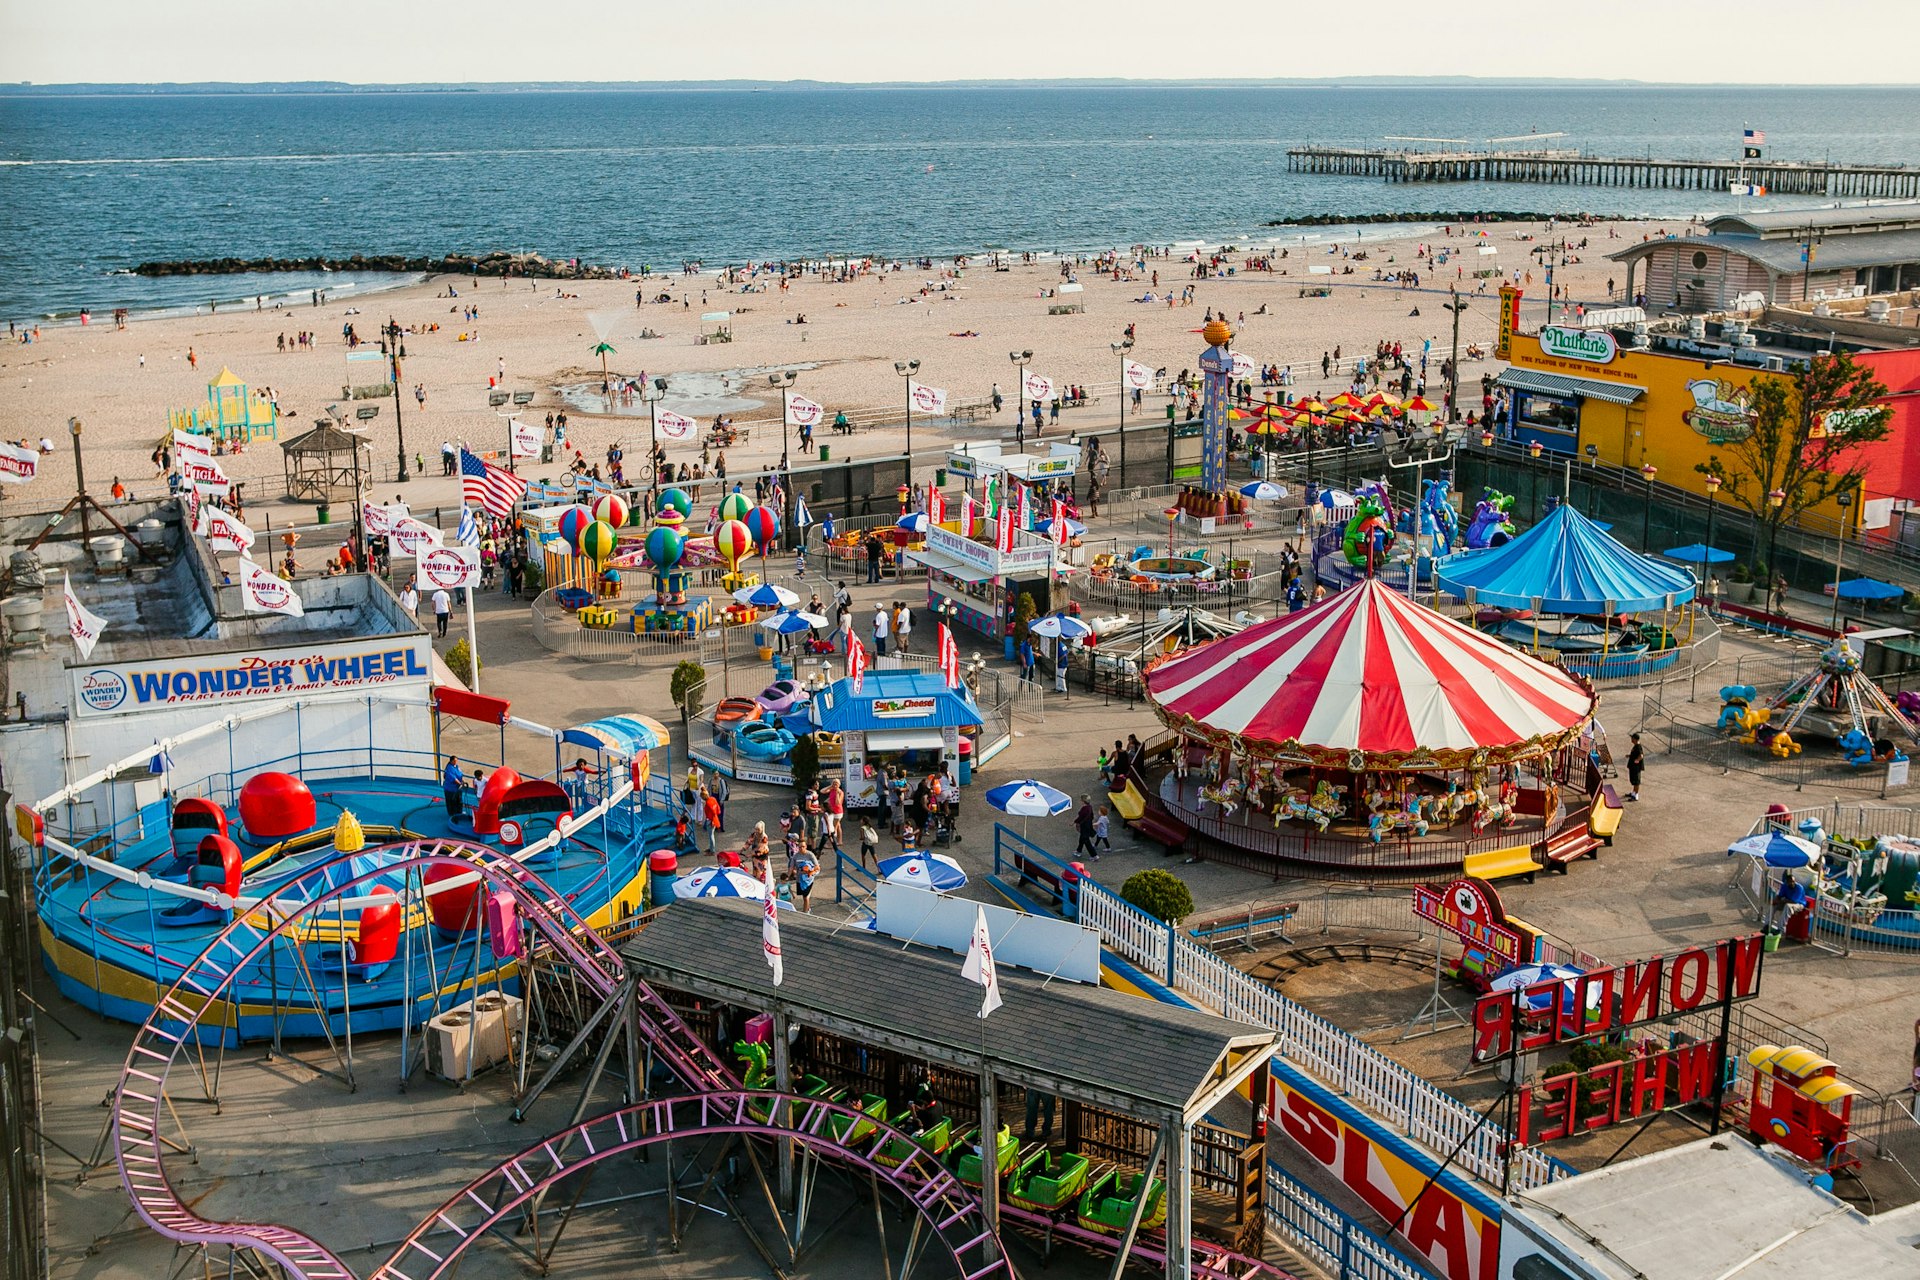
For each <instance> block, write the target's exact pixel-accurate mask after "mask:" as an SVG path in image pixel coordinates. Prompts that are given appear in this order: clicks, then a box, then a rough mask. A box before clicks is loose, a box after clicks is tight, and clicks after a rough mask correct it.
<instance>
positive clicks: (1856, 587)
mask: <svg viewBox="0 0 1920 1280" xmlns="http://www.w3.org/2000/svg"><path fill="white" fill-rule="evenodd" d="M1834 594H1835V595H1837V596H1839V597H1840V598H1841V599H1842V600H1898V599H1899V598H1900V597H1901V596H1903V595H1905V594H1906V591H1905V590H1903V589H1902V588H1900V587H1896V586H1894V585H1893V584H1892V583H1891V582H1882V581H1880V580H1879V579H1878V578H1848V579H1847V580H1846V581H1845V582H1843V583H1841V584H1840V585H1839V586H1837V587H1835V588H1834Z"/></svg>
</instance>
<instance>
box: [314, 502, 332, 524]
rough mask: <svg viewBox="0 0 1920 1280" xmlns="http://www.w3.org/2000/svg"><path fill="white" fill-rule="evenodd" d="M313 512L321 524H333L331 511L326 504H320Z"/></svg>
mask: <svg viewBox="0 0 1920 1280" xmlns="http://www.w3.org/2000/svg"><path fill="white" fill-rule="evenodd" d="M315 510H316V512H317V514H318V515H319V517H320V523H321V524H331V523H333V509H332V508H331V507H329V506H328V505H327V504H326V503H324V502H323V503H321V504H320V505H319V506H318V507H317V508H315Z"/></svg>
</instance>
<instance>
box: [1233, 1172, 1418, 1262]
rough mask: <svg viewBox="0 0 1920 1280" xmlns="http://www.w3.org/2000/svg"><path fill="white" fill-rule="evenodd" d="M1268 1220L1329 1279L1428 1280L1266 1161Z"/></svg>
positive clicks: (1327, 1203)
mask: <svg viewBox="0 0 1920 1280" xmlns="http://www.w3.org/2000/svg"><path fill="white" fill-rule="evenodd" d="M1267 1223H1268V1225H1269V1226H1271V1227H1272V1228H1273V1229H1274V1230H1275V1231H1277V1232H1279V1233H1280V1236H1281V1238H1282V1239H1284V1240H1286V1241H1287V1243H1289V1244H1290V1245H1292V1246H1293V1247H1294V1248H1295V1249H1297V1250H1299V1252H1300V1253H1302V1254H1304V1255H1305V1256H1306V1257H1307V1259H1308V1260H1309V1261H1311V1262H1314V1263H1317V1264H1319V1266H1320V1267H1322V1268H1323V1269H1324V1270H1325V1271H1326V1272H1327V1274H1328V1275H1330V1276H1332V1277H1333V1278H1334V1280H1427V1276H1428V1272H1427V1270H1426V1268H1424V1267H1422V1266H1420V1265H1418V1264H1417V1263H1414V1262H1412V1261H1410V1260H1408V1259H1407V1258H1406V1257H1404V1256H1403V1255H1401V1254H1400V1253H1399V1252H1398V1251H1396V1250H1395V1249H1394V1248H1393V1247H1392V1246H1391V1245H1389V1244H1387V1243H1386V1242H1385V1241H1383V1240H1381V1239H1380V1238H1379V1237H1378V1236H1375V1235H1374V1234H1373V1233H1372V1232H1370V1231H1368V1230H1367V1228H1366V1227H1364V1226H1362V1225H1361V1224H1360V1223H1358V1222H1356V1221H1354V1220H1353V1219H1352V1218H1350V1217H1348V1216H1347V1215H1346V1214H1345V1213H1343V1212H1342V1211H1341V1210H1340V1209H1339V1207H1338V1206H1336V1205H1334V1204H1333V1203H1331V1202H1330V1201H1327V1200H1324V1199H1322V1198H1321V1197H1320V1196H1318V1195H1316V1194H1315V1193H1314V1192H1313V1191H1312V1190H1311V1189H1309V1188H1308V1187H1307V1186H1306V1184H1305V1183H1301V1182H1295V1181H1294V1180H1293V1179H1292V1178H1290V1177H1288V1176H1287V1175H1286V1173H1285V1172H1283V1171H1282V1170H1281V1168H1280V1166H1279V1165H1277V1164H1273V1163H1271V1162H1269V1163H1268V1165H1267Z"/></svg>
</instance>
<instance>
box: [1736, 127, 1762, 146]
mask: <svg viewBox="0 0 1920 1280" xmlns="http://www.w3.org/2000/svg"><path fill="white" fill-rule="evenodd" d="M1741 137H1743V138H1745V139H1746V142H1747V145H1748V146H1750V147H1760V146H1765V145H1766V142H1767V131H1766V130H1765V129H1749V130H1747V131H1746V132H1745V133H1744V134H1742V135H1741Z"/></svg>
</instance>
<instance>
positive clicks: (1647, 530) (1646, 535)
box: [1640, 462, 1660, 551]
mask: <svg viewBox="0 0 1920 1280" xmlns="http://www.w3.org/2000/svg"><path fill="white" fill-rule="evenodd" d="M1659 474H1660V468H1658V467H1656V466H1654V465H1653V464H1652V463H1651V462H1643V463H1641V464H1640V478H1641V479H1642V480H1645V481H1646V482H1647V500H1646V503H1645V505H1644V506H1642V507H1641V511H1640V550H1641V551H1646V550H1648V549H1649V548H1650V547H1652V545H1653V478H1654V477H1655V476H1657V475H1659Z"/></svg>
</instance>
